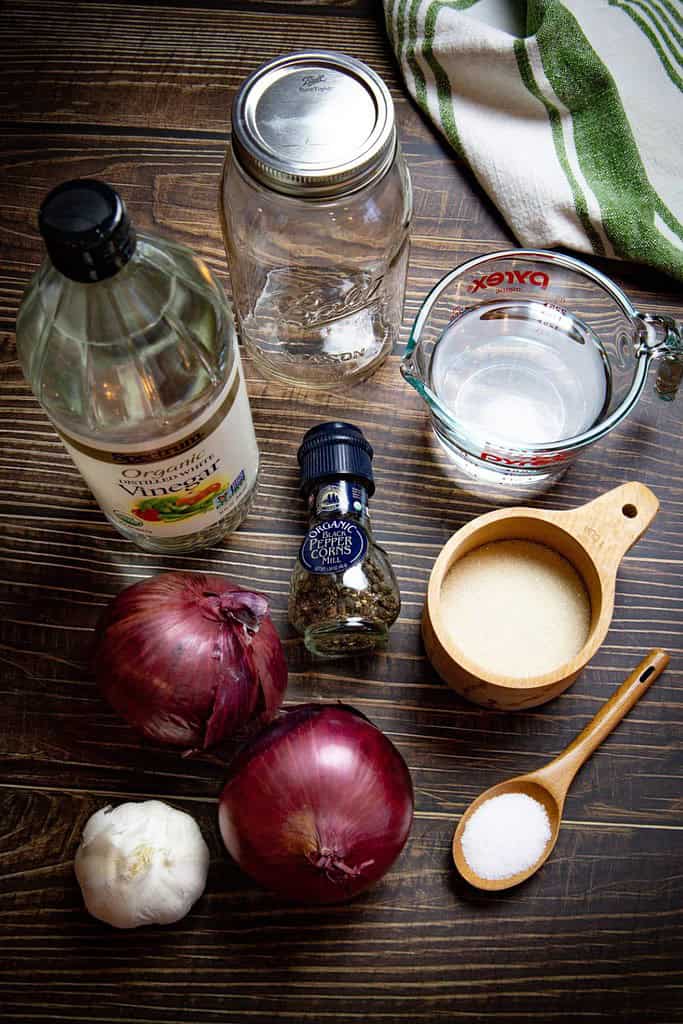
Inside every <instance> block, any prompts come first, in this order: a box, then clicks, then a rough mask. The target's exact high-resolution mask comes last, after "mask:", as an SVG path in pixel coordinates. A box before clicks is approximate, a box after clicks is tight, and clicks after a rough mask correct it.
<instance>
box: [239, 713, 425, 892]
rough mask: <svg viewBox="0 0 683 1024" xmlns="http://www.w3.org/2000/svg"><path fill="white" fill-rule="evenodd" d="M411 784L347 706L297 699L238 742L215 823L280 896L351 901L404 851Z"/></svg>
mask: <svg viewBox="0 0 683 1024" xmlns="http://www.w3.org/2000/svg"><path fill="white" fill-rule="evenodd" d="M412 820H413V787H412V782H411V779H410V772H409V771H408V767H407V765H406V763H405V761H404V760H403V758H402V757H401V755H400V753H399V752H398V750H397V749H396V747H395V746H394V745H393V743H391V741H390V740H389V739H387V737H386V736H385V735H384V734H383V733H382V732H381V731H380V730H379V729H377V728H376V727H375V726H374V725H373V724H372V723H371V722H369V721H368V719H367V718H365V716H364V715H361V714H360V712H358V711H356V710H355V709H354V708H350V707H347V706H345V705H342V704H303V705H300V706H299V707H295V708H291V709H289V710H287V711H286V712H284V713H283V714H282V715H281V717H280V718H279V719H278V720H277V721H276V722H273V723H272V725H270V726H269V727H268V728H267V729H265V730H263V731H262V732H261V733H259V734H258V736H256V737H255V738H254V739H253V740H251V741H250V743H249V744H248V745H247V746H246V747H245V748H244V749H243V750H242V752H241V753H240V754H239V755H238V757H237V759H236V760H235V761H234V762H233V764H232V766H231V774H230V777H229V778H228V780H227V782H226V785H225V788H224V789H223V792H222V794H221V798H220V804H219V825H220V831H221V835H222V837H223V842H224V843H225V845H226V847H227V849H228V852H229V853H230V855H231V856H232V858H233V859H234V860H235V861H236V862H237V864H238V865H239V866H240V867H241V868H242V870H243V871H245V872H246V873H247V874H248V875H250V876H251V877H252V878H253V879H254V880H255V881H256V882H258V883H259V884H260V885H262V886H264V887H265V888H267V889H270V890H272V891H273V892H275V893H277V894H278V895H279V896H282V897H284V898H285V899H287V900H289V901H294V902H300V903H309V904H320V903H339V902H342V901H344V900H348V899H350V898H351V897H352V896H355V895H356V894H357V893H359V892H361V891H362V890H363V889H366V888H367V887H368V886H369V885H371V884H372V883H373V882H376V881H377V880H378V879H380V878H381V877H382V876H383V875H384V874H385V873H386V872H387V871H388V870H389V868H390V867H391V865H392V864H393V863H394V861H395V860H396V858H397V857H398V855H399V853H400V852H401V850H402V849H403V846H404V845H405V842H406V840H407V838H408V834H409V832H410V827H411V824H412Z"/></svg>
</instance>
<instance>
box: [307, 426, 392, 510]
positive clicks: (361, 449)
mask: <svg viewBox="0 0 683 1024" xmlns="http://www.w3.org/2000/svg"><path fill="white" fill-rule="evenodd" d="M373 454H374V452H373V450H372V446H371V445H370V443H369V442H368V441H366V439H365V437H364V435H363V431H362V430H360V429H359V428H358V427H354V426H353V424H352V423H341V422H338V421H334V422H331V423H318V425H317V426H315V427H311V429H310V430H308V431H306V433H305V434H304V439H303V441H302V442H301V447H300V448H299V451H298V452H297V458H298V460H299V465H300V466H301V490H302V492H303V494H306V495H307V494H308V493H309V492H310V491H311V489H312V488H313V487H314V486H315V484H317V483H319V482H320V481H321V480H325V479H331V478H332V479H337V480H339V479H342V478H344V477H350V478H352V479H354V480H362V481H363V483H364V484H365V485H366V487H367V490H368V496H369V497H372V495H373V494H374V492H375V482H374V479H373V476H372V456H373Z"/></svg>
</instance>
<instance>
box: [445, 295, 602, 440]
mask: <svg viewBox="0 0 683 1024" xmlns="http://www.w3.org/2000/svg"><path fill="white" fill-rule="evenodd" d="M430 384H431V387H432V389H433V390H434V391H435V392H436V394H437V395H438V396H439V398H440V399H441V401H442V402H443V403H444V404H445V405H446V406H447V407H448V409H449V410H450V412H451V413H452V415H453V416H454V417H455V418H456V419H457V420H458V421H459V422H460V423H461V425H462V428H463V429H464V430H466V431H470V432H474V433H477V434H480V435H483V436H484V438H485V439H486V440H490V441H497V442H498V443H502V444H504V445H505V446H506V447H523V446H524V444H541V443H543V442H552V441H559V440H561V439H564V438H569V437H574V436H575V435H576V434H581V433H582V432H583V431H584V430H587V429H588V428H589V427H591V426H592V425H593V424H594V423H595V422H596V421H597V420H599V419H600V418H601V416H602V415H603V413H604V410H605V409H606V407H607V405H608V403H609V398H610V376H609V365H608V362H607V358H606V356H605V353H604V350H603V348H602V345H601V344H600V342H599V341H598V339H597V337H596V336H595V335H594V334H593V332H592V331H591V330H590V328H589V327H587V325H586V324H584V323H583V322H582V321H581V320H579V319H578V318H576V317H574V316H572V315H571V314H570V313H567V312H566V311H565V310H563V309H560V308H558V307H556V306H552V305H548V304H546V303H542V302H535V301H533V300H528V301H520V300H504V301H498V302H490V303H483V304H482V305H480V306H476V307H473V308H472V309H468V310H465V311H464V312H463V313H461V314H459V315H458V316H457V317H455V319H454V320H452V321H451V323H450V324H449V325H448V326H447V327H446V329H445V331H444V332H443V334H442V336H441V339H440V340H439V342H438V344H437V345H436V346H435V348H434V352H433V354H432V360H431V366H430Z"/></svg>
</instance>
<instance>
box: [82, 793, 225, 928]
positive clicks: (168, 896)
mask: <svg viewBox="0 0 683 1024" xmlns="http://www.w3.org/2000/svg"><path fill="white" fill-rule="evenodd" d="M74 867H75V870H76V878H77V879H78V884H79V885H80V887H81V892H82V893H83V899H84V900H85V905H86V907H87V909H88V911H89V912H90V913H91V914H92V915H93V917H97V918H99V919H100V921H106V922H107V924H111V925H113V926H114V928H138V927H139V926H140V925H142V924H171V923H172V922H173V921H179V920H180V918H181V917H184V916H185V914H187V912H188V910H189V909H190V907H191V906H192V904H193V903H195V902H196V901H197V900H198V899H199V897H200V896H201V894H202V893H203V892H204V887H205V885H206V876H207V873H208V870H209V848H208V846H207V845H206V843H205V842H204V839H203V838H202V834H201V832H200V831H199V826H198V825H197V823H196V821H195V820H194V818H191V817H190V815H189V814H184V813H183V811H176V810H175V809H174V808H173V807H169V806H168V804H164V803H162V802H161V801H160V800H146V801H144V803H128V804H121V805H120V806H119V807H114V808H112V807H103V808H102V810H101V811H97V812H96V813H95V814H93V816H92V817H91V818H90V819H89V820H88V822H87V824H86V826H85V829H84V830H83V838H82V840H81V845H80V846H79V847H78V850H77V851H76V860H75V864H74Z"/></svg>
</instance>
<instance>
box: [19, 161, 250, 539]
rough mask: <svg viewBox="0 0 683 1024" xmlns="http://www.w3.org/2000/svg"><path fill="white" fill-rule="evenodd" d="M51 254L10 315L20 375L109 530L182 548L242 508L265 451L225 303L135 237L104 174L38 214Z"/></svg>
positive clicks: (206, 283)
mask: <svg viewBox="0 0 683 1024" xmlns="http://www.w3.org/2000/svg"><path fill="white" fill-rule="evenodd" d="M39 224H40V230H41V234H42V235H43V238H44V240H45V243H46V246H47V250H48V258H46V259H45V261H44V262H43V264H42V266H41V267H40V269H39V270H38V272H37V274H36V275H35V277H34V278H33V280H32V282H31V284H30V285H29V287H28V289H27V291H26V294H25V296H24V299H23V301H22V305H21V308H20V310H19V315H18V318H17V349H18V354H19V359H20V362H21V365H22V368H23V370H24V373H25V375H26V377H27V379H28V381H29V383H30V385H31V387H32V389H33V392H34V394H35V395H36V397H37V398H38V401H39V402H40V403H41V405H42V406H43V408H44V409H45V411H46V412H47V414H48V416H49V417H50V419H51V421H52V423H53V424H54V426H55V428H56V429H57V431H58V433H59V434H60V436H61V438H62V441H63V442H64V445H65V447H66V448H67V451H68V452H69V454H70V455H71V456H72V458H73V460H74V462H75V463H76V466H77V467H78V469H79V470H80V472H81V473H82V475H83V477H84V478H85V480H86V482H87V483H88V485H89V486H90V488H91V490H92V492H93V494H94V495H95V498H96V499H97V501H98V504H99V505H100V507H101V508H102V511H103V512H104V514H105V515H106V517H107V518H108V519H109V521H110V522H111V523H112V525H113V526H115V527H116V529H117V530H118V531H119V532H120V533H121V534H122V535H123V536H124V537H126V538H127V539H128V540H131V541H133V542H134V543H136V544H137V545H138V546H140V547H142V548H144V549H146V550H149V551H159V552H175V551H178V552H181V551H189V550H192V549H195V548H199V547H205V546H208V545H210V544H214V543H216V542H217V541H219V540H220V539H221V538H222V537H223V536H224V535H225V534H227V533H229V532H231V531H232V530H235V529H236V528H237V527H238V526H239V525H240V523H241V522H242V520H243V519H244V517H245V516H246V514H247V511H248V509H249V506H250V503H251V500H252V498H253V493H254V488H255V485H256V479H257V474H258V464H259V455H258V448H257V444H256V437H255V434H254V427H253V423H252V419H251V411H250V408H249V400H248V397H247V392H246V386H245V382H244V377H243V373H242V368H241V363H240V357H239V350H238V346H237V338H236V334H235V329H234V326H233V321H232V316H231V313H230V309H229V307H228V304H227V300H226V298H225V295H224V293H223V290H222V288H221V287H220V285H219V284H218V283H217V282H216V281H215V280H214V278H213V277H212V276H211V274H210V272H209V270H208V269H207V267H206V266H205V265H204V264H203V263H202V262H201V261H200V260H199V259H198V258H197V257H196V256H195V255H194V254H193V253H192V252H191V250H189V249H187V248H186V247H184V246H181V245H177V244H174V243H172V242H169V241H167V240H165V239H157V238H153V237H151V236H147V235H143V234H140V235H137V236H136V234H135V232H134V230H133V227H132V225H131V223H130V221H129V219H128V215H127V212H126V209H125V206H124V204H123V202H122V200H121V198H120V196H119V195H118V194H117V193H116V192H115V191H114V189H112V188H111V187H110V186H109V185H107V184H105V183H104V182H100V181H94V180H90V179H81V180H77V181H71V182H66V183H64V184H63V185H60V186H58V187H57V188H56V189H54V190H53V191H52V192H51V193H50V194H49V195H48V197H47V198H46V199H45V201H44V203H43V205H42V207H41V211H40V218H39Z"/></svg>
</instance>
